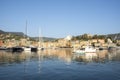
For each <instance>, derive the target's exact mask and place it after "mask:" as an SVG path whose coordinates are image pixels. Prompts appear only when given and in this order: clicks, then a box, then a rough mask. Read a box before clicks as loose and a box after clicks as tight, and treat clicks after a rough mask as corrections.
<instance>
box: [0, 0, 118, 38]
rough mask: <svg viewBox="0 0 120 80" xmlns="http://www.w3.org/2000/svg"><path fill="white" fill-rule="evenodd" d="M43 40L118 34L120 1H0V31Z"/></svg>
mask: <svg viewBox="0 0 120 80" xmlns="http://www.w3.org/2000/svg"><path fill="white" fill-rule="evenodd" d="M26 20H27V22H28V35H29V36H38V35H39V34H38V29H39V27H41V28H42V35H43V36H46V37H65V36H67V35H74V36H75V35H81V34H84V33H90V34H109V33H118V32H120V0H0V29H2V30H4V31H16V32H24V33H25V23H26Z"/></svg>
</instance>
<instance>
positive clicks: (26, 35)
mask: <svg viewBox="0 0 120 80" xmlns="http://www.w3.org/2000/svg"><path fill="white" fill-rule="evenodd" d="M25 32H26V39H27V20H26V28H25Z"/></svg>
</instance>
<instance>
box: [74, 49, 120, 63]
mask: <svg viewBox="0 0 120 80" xmlns="http://www.w3.org/2000/svg"><path fill="white" fill-rule="evenodd" d="M73 59H74V60H75V61H78V62H86V63H88V62H96V63H105V62H108V61H114V60H115V61H118V60H119V61H120V51H118V50H116V51H108V50H103V51H98V52H96V53H84V54H74V55H73Z"/></svg>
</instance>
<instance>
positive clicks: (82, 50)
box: [73, 46, 96, 53]
mask: <svg viewBox="0 0 120 80" xmlns="http://www.w3.org/2000/svg"><path fill="white" fill-rule="evenodd" d="M73 52H74V53H94V52H96V49H95V48H93V47H92V46H86V47H85V48H80V49H77V50H74V51H73Z"/></svg>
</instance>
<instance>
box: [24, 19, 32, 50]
mask: <svg viewBox="0 0 120 80" xmlns="http://www.w3.org/2000/svg"><path fill="white" fill-rule="evenodd" d="M25 31H26V39H27V40H28V37H27V21H26V30H25ZM27 45H28V42H27ZM23 49H24V51H31V47H29V46H25V47H23Z"/></svg>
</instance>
